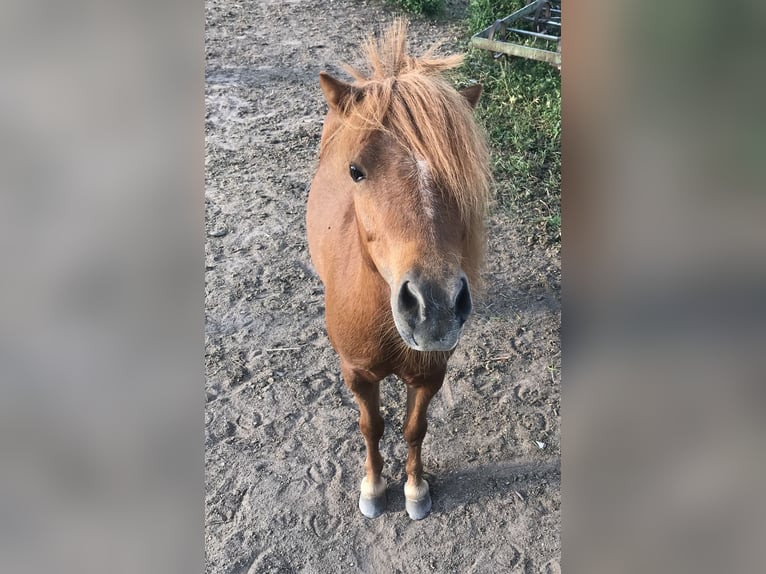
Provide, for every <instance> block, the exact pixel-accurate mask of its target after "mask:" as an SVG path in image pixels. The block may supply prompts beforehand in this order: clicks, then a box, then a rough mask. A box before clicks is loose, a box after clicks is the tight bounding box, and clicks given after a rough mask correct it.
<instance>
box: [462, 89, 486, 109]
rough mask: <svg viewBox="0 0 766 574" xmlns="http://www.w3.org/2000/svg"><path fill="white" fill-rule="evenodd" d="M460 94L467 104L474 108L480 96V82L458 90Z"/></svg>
mask: <svg viewBox="0 0 766 574" xmlns="http://www.w3.org/2000/svg"><path fill="white" fill-rule="evenodd" d="M460 94H461V95H462V96H463V97H464V98H465V99H466V101H467V102H468V104H469V105H470V106H471V107H472V108H475V107H476V104H478V103H479V96H481V84H474V85H473V86H468V87H467V88H463V89H462V90H460Z"/></svg>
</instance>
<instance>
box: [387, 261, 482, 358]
mask: <svg viewBox="0 0 766 574" xmlns="http://www.w3.org/2000/svg"><path fill="white" fill-rule="evenodd" d="M472 308H473V305H472V303H471V292H470V289H469V288H468V281H467V280H466V278H465V275H463V274H462V273H461V274H460V276H459V277H458V279H457V281H454V282H452V284H451V287H450V288H449V289H445V288H444V287H443V286H442V284H440V283H439V282H435V281H433V280H428V279H425V280H424V279H420V278H416V277H414V276H412V275H410V274H408V275H407V276H405V278H404V279H403V280H402V282H401V283H400V285H399V288H398V290H397V291H396V294H395V295H394V296H393V297H392V301H391V309H392V311H393V315H394V322H395V323H396V328H397V330H398V331H399V334H400V335H401V337H402V339H403V340H404V342H405V343H407V345H408V346H410V347H411V348H413V349H415V350H418V351H451V350H452V349H454V348H455V346H456V345H457V342H458V339H459V338H460V334H461V333H462V331H463V325H464V324H465V322H466V320H467V319H468V317H469V315H470V314H471V309H472Z"/></svg>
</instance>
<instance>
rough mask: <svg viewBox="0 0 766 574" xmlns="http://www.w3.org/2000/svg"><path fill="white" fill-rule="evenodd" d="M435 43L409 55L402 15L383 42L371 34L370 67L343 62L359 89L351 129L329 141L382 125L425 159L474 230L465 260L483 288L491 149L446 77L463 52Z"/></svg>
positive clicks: (346, 116) (347, 109)
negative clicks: (440, 53)
mask: <svg viewBox="0 0 766 574" xmlns="http://www.w3.org/2000/svg"><path fill="white" fill-rule="evenodd" d="M437 47H438V46H434V47H432V48H431V49H429V50H428V51H427V52H426V53H425V54H424V55H423V56H421V57H414V56H411V55H409V54H408V53H407V23H406V21H403V20H396V21H394V23H393V24H392V25H391V27H390V28H389V29H388V30H387V31H386V32H385V33H384V34H383V36H382V37H381V38H380V39H379V40H378V41H376V40H375V39H373V38H368V40H367V42H366V43H365V46H364V53H365V56H366V61H367V66H368V68H369V71H368V72H366V73H365V72H362V71H360V70H358V69H356V68H352V67H351V66H346V70H347V71H348V72H349V73H350V74H351V75H352V76H353V78H354V83H353V86H354V88H355V89H356V90H357V94H358V97H354V98H348V99H347V100H346V101H345V102H344V109H342V110H341V115H342V117H343V126H344V127H346V128H348V129H343V130H338V132H336V133H335V134H332V136H331V137H330V138H329V139H335V138H339V139H340V140H341V141H340V142H338V143H340V145H343V143H345V144H346V145H353V142H354V141H358V140H359V137H360V133H364V132H370V131H384V132H386V133H387V134H389V135H391V136H392V137H393V138H395V139H396V140H397V141H398V142H400V143H401V144H402V145H403V146H404V147H405V148H407V149H410V150H412V152H413V154H414V155H415V156H416V157H417V158H418V159H423V160H425V161H426V162H428V164H429V167H430V172H431V175H432V176H433V179H434V181H435V183H436V184H437V185H438V186H439V188H440V189H441V190H443V192H444V193H445V194H448V196H449V197H450V198H452V199H453V201H454V203H455V204H456V207H457V209H458V210H459V213H460V216H461V219H462V220H463V221H464V222H465V224H466V226H467V228H468V230H469V234H470V235H471V237H469V238H468V241H469V253H470V256H469V258H468V259H470V260H469V261H465V262H464V265H465V271H466V274H467V275H468V277H469V280H470V281H471V282H472V283H473V284H474V285H475V286H478V285H479V284H480V283H481V281H480V277H479V268H480V266H481V262H482V259H483V251H484V215H485V212H486V207H487V201H488V196H489V186H490V173H489V161H488V157H489V154H488V150H487V145H486V141H485V137H484V134H483V132H482V130H481V129H480V128H479V126H478V125H477V124H476V122H475V120H474V118H473V109H472V108H471V106H470V104H469V103H468V101H467V100H466V98H465V97H463V95H461V94H460V93H459V92H458V91H457V90H455V88H453V87H452V85H450V83H449V82H448V81H447V80H446V79H445V78H444V75H443V72H445V71H446V70H449V69H451V68H455V67H456V66H458V65H460V63H461V62H462V61H463V56H462V55H453V56H448V57H437V56H435V55H434V52H435V50H436V48H437ZM341 132H342V133H341ZM342 140H346V141H345V142H343V141H342ZM323 147H324V146H323Z"/></svg>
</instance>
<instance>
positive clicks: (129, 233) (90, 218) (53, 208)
mask: <svg viewBox="0 0 766 574" xmlns="http://www.w3.org/2000/svg"><path fill="white" fill-rule="evenodd" d="M0 43H2V48H1V49H0V61H2V72H3V73H2V78H3V79H2V81H0V146H1V147H0V152H2V153H0V181H2V184H1V186H0V238H1V241H2V246H3V254H4V258H3V268H4V269H3V271H2V274H1V277H2V278H1V279H0V285H2V292H1V295H2V296H1V297H0V318H1V320H0V324H1V325H2V326H1V327H0V365H1V367H0V381H1V382H2V386H1V387H0V390H1V391H2V400H0V445H2V451H1V452H2V455H0V456H1V458H0V571H2V572H15V573H26V572H62V573H69V572H72V573H78V574H83V573H87V572H105V571H106V572H117V573H118V572H126V573H127V572H131V573H135V572H162V573H168V572H184V573H188V572H195V571H201V570H202V564H203V544H204V536H203V512H202V506H203V485H204V470H203V433H202V425H203V416H202V409H203V400H204V399H203V393H202V386H203V385H202V383H203V380H204V379H203V377H204V375H203V365H204V362H203V355H204V347H203V345H204V339H203V324H204V314H203V297H204V283H203V282H204V279H203V277H204V275H203V253H204V251H203V242H204V231H203V229H204V227H203V205H204V204H203V198H204V195H203V181H204V178H203V172H204V158H203V150H204V132H203V129H204V128H203V125H204V123H203V122H204V100H203V88H204V85H203V82H204V6H203V3H202V2H198V3H191V4H190V3H188V2H184V3H181V2H166V1H163V2H151V3H150V2H112V1H105V2H93V1H91V2H88V1H72V2H40V1H37V0H23V1H21V0H12V1H10V2H4V3H3V4H2V6H1V7H0Z"/></svg>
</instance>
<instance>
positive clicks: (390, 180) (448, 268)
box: [341, 132, 471, 351]
mask: <svg viewBox="0 0 766 574" xmlns="http://www.w3.org/2000/svg"><path fill="white" fill-rule="evenodd" d="M345 163H347V165H346V166H344V167H345V168H346V172H347V173H345V174H341V177H346V178H347V179H348V185H350V186H351V187H352V190H353V191H352V193H353V198H354V209H355V213H356V221H357V226H358V229H359V237H360V241H361V242H362V244H363V245H364V248H365V251H366V253H367V254H368V255H369V257H370V260H371V261H372V263H373V265H374V266H375V268H376V269H377V271H378V273H380V275H381V277H383V279H385V281H386V282H387V283H388V285H389V287H390V289H391V312H392V314H393V318H394V322H395V324H396V327H397V330H398V331H399V334H400V335H401V337H402V339H403V340H404V342H405V343H406V344H407V345H408V346H409V347H411V348H413V349H416V350H419V351H448V350H451V349H453V348H454V347H455V345H457V342H458V339H459V337H460V334H461V333H462V329H463V325H464V323H465V321H466V319H468V316H469V315H470V313H471V295H470V290H469V286H468V279H467V277H466V274H465V273H464V272H463V269H462V262H463V260H464V258H465V257H466V256H467V255H468V254H467V253H466V241H465V239H466V236H467V231H468V230H467V229H466V225H465V223H464V222H463V221H461V218H460V217H459V213H458V210H457V206H456V205H454V203H453V202H450V200H449V194H447V193H444V192H443V190H442V189H440V187H439V185H438V184H437V181H438V180H437V178H436V176H435V174H433V173H431V166H430V165H429V164H428V162H427V161H426V160H425V159H422V158H418V157H416V156H415V155H414V154H413V153H412V152H411V151H410V150H407V149H406V148H404V147H403V146H402V145H401V144H399V143H397V142H396V140H395V139H394V138H393V137H391V136H390V135H387V134H385V133H382V132H376V133H374V134H372V135H371V136H370V137H369V138H368V139H367V140H366V141H365V142H364V143H363V144H361V145H360V146H359V148H358V149H357V150H356V151H355V152H351V153H350V155H349V159H348V161H347V162H345Z"/></svg>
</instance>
